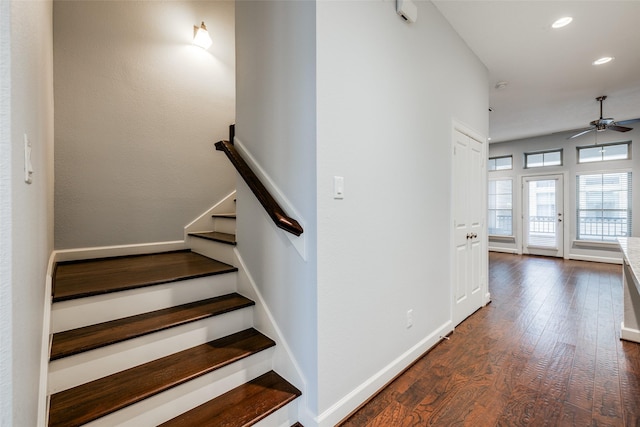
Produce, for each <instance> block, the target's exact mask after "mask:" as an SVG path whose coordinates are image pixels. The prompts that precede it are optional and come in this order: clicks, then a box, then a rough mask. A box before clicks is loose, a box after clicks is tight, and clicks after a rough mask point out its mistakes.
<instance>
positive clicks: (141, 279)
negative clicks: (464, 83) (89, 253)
mask: <svg viewBox="0 0 640 427" xmlns="http://www.w3.org/2000/svg"><path fill="white" fill-rule="evenodd" d="M237 270H238V269H237V268H236V267H233V266H231V265H228V264H224V263H222V262H220V261H216V260H214V259H210V258H207V257H204V256H202V255H199V254H196V253H193V252H189V251H177V252H166V253H160V254H149V255H134V256H127V257H116V258H107V259H97V260H89V261H72V262H63V263H59V264H58V265H57V266H56V271H55V277H54V282H53V301H54V302H57V301H65V300H69V299H74V298H82V297H87V296H92V295H100V294H105V293H109V292H117V291H123V290H127V289H134V288H139V287H144V286H151V285H156V284H160V283H170V282H176V281H180V280H184V279H193V278H196V277H204V276H211V275H215V274H224V273H229V272H233V271H237Z"/></svg>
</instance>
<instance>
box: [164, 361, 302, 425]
mask: <svg viewBox="0 0 640 427" xmlns="http://www.w3.org/2000/svg"><path fill="white" fill-rule="evenodd" d="M300 395H301V393H300V390H298V389H297V388H295V387H294V386H293V385H291V384H290V383H289V382H287V381H286V380H285V379H284V378H282V377H281V376H280V375H278V374H276V373H275V372H273V371H270V372H267V373H266V374H264V375H261V376H259V377H258V378H256V379H254V380H251V381H249V382H248V383H246V384H243V385H241V386H239V387H236V388H234V389H233V390H230V391H228V392H227V393H225V394H223V395H221V396H218V397H216V398H215V399H212V400H210V401H209V402H207V403H204V404H203V405H200V406H198V407H196V408H194V409H192V410H190V411H188V412H185V413H184V414H182V415H180V416H178V417H176V418H174V419H172V420H169V421H167V422H166V423H164V424H160V426H162V427H180V426H188V427H192V426H216V427H242V426H249V425H252V424H255V423H257V422H258V421H260V420H261V419H263V418H265V417H267V416H268V415H269V414H271V413H273V412H275V411H276V410H278V409H280V408H281V407H283V406H284V405H286V404H287V403H289V402H291V401H292V400H294V399H295V398H297V397H298V396H300Z"/></svg>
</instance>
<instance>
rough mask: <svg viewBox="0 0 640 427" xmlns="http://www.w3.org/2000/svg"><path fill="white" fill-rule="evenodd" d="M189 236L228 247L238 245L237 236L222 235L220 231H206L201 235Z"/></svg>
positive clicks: (193, 234) (192, 234) (191, 234)
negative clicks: (224, 244)
mask: <svg viewBox="0 0 640 427" xmlns="http://www.w3.org/2000/svg"><path fill="white" fill-rule="evenodd" d="M189 236H194V237H200V238H202V239H207V240H213V241H215V242H221V243H226V244H228V245H235V244H236V235H235V234H230V233H221V232H219V231H204V232H201V233H189Z"/></svg>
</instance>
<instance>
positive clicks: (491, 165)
mask: <svg viewBox="0 0 640 427" xmlns="http://www.w3.org/2000/svg"><path fill="white" fill-rule="evenodd" d="M507 169H513V157H512V156H500V157H489V162H488V163H487V170H489V171H502V170H507Z"/></svg>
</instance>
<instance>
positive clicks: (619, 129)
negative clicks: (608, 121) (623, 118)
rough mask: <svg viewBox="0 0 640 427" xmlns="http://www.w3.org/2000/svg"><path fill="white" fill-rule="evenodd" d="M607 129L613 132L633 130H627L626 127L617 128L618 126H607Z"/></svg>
mask: <svg viewBox="0 0 640 427" xmlns="http://www.w3.org/2000/svg"><path fill="white" fill-rule="evenodd" d="M607 129H611V130H615V131H618V132H629V131H630V130H631V129H633V128H628V127H624V126H618V125H609V126H607Z"/></svg>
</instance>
